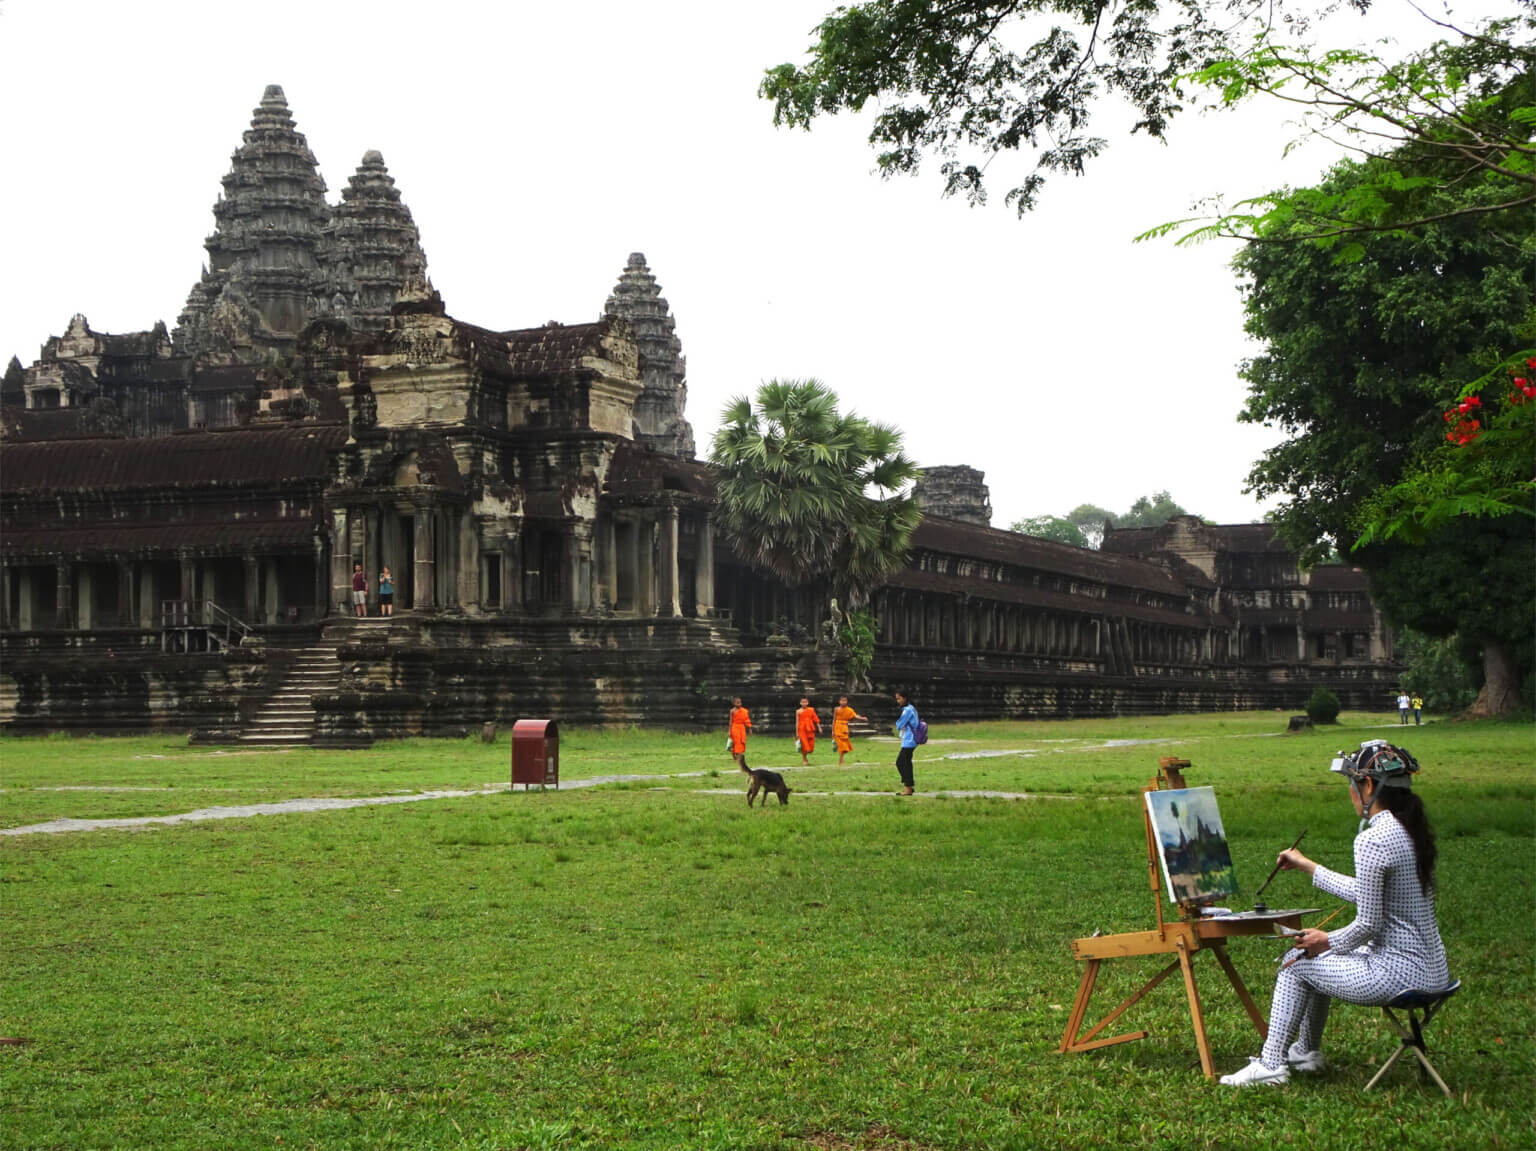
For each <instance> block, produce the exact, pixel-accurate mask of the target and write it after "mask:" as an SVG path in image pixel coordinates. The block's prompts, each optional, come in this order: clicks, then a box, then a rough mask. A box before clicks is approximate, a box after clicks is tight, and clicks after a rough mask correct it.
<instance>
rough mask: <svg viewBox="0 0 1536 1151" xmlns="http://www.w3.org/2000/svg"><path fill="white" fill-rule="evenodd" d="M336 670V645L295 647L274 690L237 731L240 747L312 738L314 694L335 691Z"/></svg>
mask: <svg viewBox="0 0 1536 1151" xmlns="http://www.w3.org/2000/svg"><path fill="white" fill-rule="evenodd" d="M340 670H341V669H340V667H339V665H338V664H337V661H336V645H335V644H332V643H316V644H312V645H310V646H309V647H303V648H298V649H296V651H295V652H294V659H293V662H292V663H291V664H290V665H289V666H288V670H287V673H286V674H285V675H284V676H283V679H282V682H280V683H279V684H278V685H277V689H276V690H275V691H273V693H272V694H271V695H270V696H268V697H267V699H266V701H265V702H263V703H262V705H261V707H260V709H259V710H258V711H257V712H256V714H255V715H254V716H253V717H252V718H251V721H250V722H249V723H248V724H246V725H245V727H244V728H243V729H242V730H241V732H240V742H241V744H244V745H248V746H255V747H274V746H279V745H283V744H303V743H309V742H310V741H311V740H313V739H314V737H315V709H314V706H313V705H312V703H311V700H312V699H313V698H314V696H315V694H316V693H317V692H324V691H335V690H336V685H337V679H338V677H339V674H340Z"/></svg>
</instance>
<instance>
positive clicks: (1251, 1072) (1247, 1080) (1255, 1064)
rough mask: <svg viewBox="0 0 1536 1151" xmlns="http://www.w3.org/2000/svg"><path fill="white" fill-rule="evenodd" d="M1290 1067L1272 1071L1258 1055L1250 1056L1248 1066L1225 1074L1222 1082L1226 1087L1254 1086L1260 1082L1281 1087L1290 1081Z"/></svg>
mask: <svg viewBox="0 0 1536 1151" xmlns="http://www.w3.org/2000/svg"><path fill="white" fill-rule="evenodd" d="M1290 1079H1291V1072H1290V1068H1288V1067H1282V1068H1280V1069H1279V1070H1278V1071H1271V1070H1270V1069H1269V1068H1268V1067H1265V1066H1264V1064H1263V1063H1261V1062H1259V1057H1258V1056H1257V1055H1253V1056H1250V1057H1249V1059H1248V1066H1247V1067H1244V1068H1243V1069H1242V1070H1241V1071H1234V1072H1232V1074H1231V1075H1223V1076H1222V1077H1221V1082H1222V1085H1223V1086H1226V1087H1253V1086H1256V1085H1258V1084H1260V1083H1263V1084H1266V1085H1268V1086H1270V1087H1280V1086H1283V1085H1284V1084H1286V1083H1288V1082H1290Z"/></svg>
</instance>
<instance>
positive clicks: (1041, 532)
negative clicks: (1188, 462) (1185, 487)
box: [1008, 491, 1189, 549]
mask: <svg viewBox="0 0 1536 1151" xmlns="http://www.w3.org/2000/svg"><path fill="white" fill-rule="evenodd" d="M1188 514H1189V513H1188V512H1186V511H1185V510H1184V509H1183V508H1182V507H1181V506H1180V505H1179V504H1178V503H1177V502H1176V501H1175V500H1174V498H1173V497H1172V496H1171V495H1170V494H1169V493H1168V492H1166V491H1161V492H1153V493H1152V494H1151V495H1146V496H1142V497H1140V498H1139V499H1138V500H1137V501H1136V502H1135V503H1133V504H1132V505H1131V506H1130V509H1129V510H1128V511H1126V512H1124V513H1122V514H1120V515H1115V514H1114V513H1113V512H1110V511H1108V510H1107V509H1105V508H1101V507H1099V506H1098V505H1097V504H1078V505H1077V507H1075V508H1073V509H1072V510H1071V511H1070V512H1068V513H1067V514H1066V515H1064V516H1052V515H1044V516H1031V517H1029V518H1028V519H1022V520H1017V521H1015V522H1014V523H1013V524H1011V525H1010V526H1009V529H1008V530H1009V531H1015V532H1018V533H1020V534H1021V535H1026V536H1039V537H1040V538H1041V539H1048V540H1055V541H1056V542H1057V543H1063V544H1071V545H1072V546H1073V547H1079V548H1094V549H1097V548H1098V547H1099V545H1100V544H1102V543H1103V542H1104V533H1105V532H1106V531H1108V530H1109V529H1110V528H1112V527H1117V528H1150V527H1156V526H1157V525H1158V524H1164V523H1167V522H1168V521H1169V520H1171V519H1172V518H1173V517H1174V516H1183V515H1188Z"/></svg>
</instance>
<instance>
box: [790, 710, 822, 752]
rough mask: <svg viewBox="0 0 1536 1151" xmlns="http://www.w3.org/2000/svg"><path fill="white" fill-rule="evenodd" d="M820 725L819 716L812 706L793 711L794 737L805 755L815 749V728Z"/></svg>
mask: <svg viewBox="0 0 1536 1151" xmlns="http://www.w3.org/2000/svg"><path fill="white" fill-rule="evenodd" d="M820 726H821V716H819V715H817V714H816V709H815V708H814V707H802V708H801V709H800V710H799V711H797V712H795V738H796V739H798V740H799V741H800V750H801V751H802V752H803V753H805V754H806V755H809V754H810V753H811V752H813V751H815V750H816V729H817V728H818V727H820Z"/></svg>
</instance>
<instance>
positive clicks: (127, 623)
mask: <svg viewBox="0 0 1536 1151" xmlns="http://www.w3.org/2000/svg"><path fill="white" fill-rule="evenodd" d="M113 626H114V627H132V626H133V564H132V563H131V562H129V561H119V562H118V565H117V619H116V620H115V621H114V622H113Z"/></svg>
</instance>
